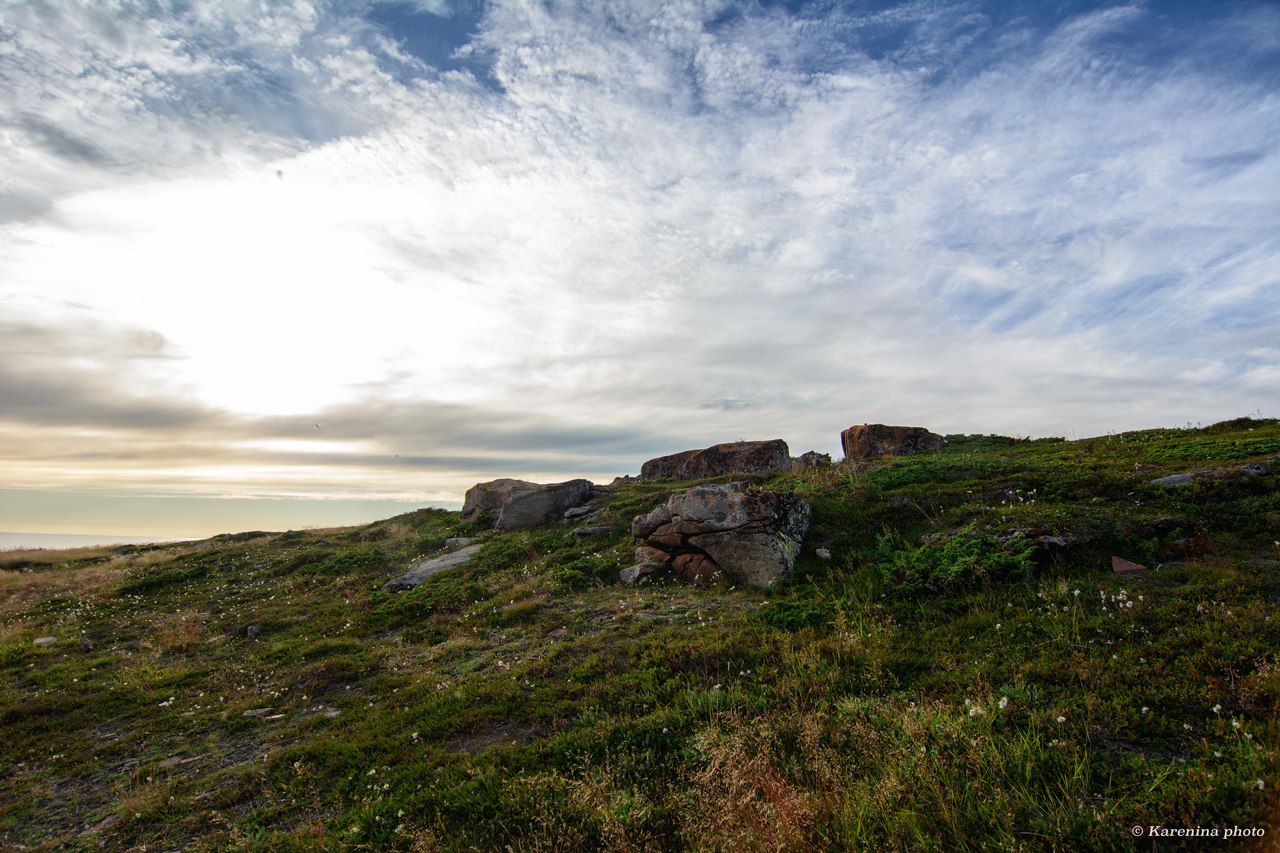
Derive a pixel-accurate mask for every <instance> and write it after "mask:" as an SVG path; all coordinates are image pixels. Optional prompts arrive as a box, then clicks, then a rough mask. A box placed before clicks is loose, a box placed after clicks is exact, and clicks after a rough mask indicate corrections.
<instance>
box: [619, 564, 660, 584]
mask: <svg viewBox="0 0 1280 853" xmlns="http://www.w3.org/2000/svg"><path fill="white" fill-rule="evenodd" d="M659 568H660V566H659V565H658V564H657V563H640V564H639V565H636V566H628V567H627V568H625V569H623V570H622V571H620V572H618V580H620V581H622V582H623V583H642V582H643V581H644V580H646V579H647V578H648V577H649V575H651V574H653V573H654V572H656V571H658V569H659Z"/></svg>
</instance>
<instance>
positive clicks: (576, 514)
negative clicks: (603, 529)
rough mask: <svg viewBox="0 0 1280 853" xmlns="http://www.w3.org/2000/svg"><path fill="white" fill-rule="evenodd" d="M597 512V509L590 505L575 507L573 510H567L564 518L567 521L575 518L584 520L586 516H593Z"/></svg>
mask: <svg viewBox="0 0 1280 853" xmlns="http://www.w3.org/2000/svg"><path fill="white" fill-rule="evenodd" d="M595 511H596V508H595V507H593V506H591V505H590V504H588V505H586V506H575V507H574V508H573V509H567V510H565V511H564V517H565V520H569V519H574V518H583V517H584V516H588V515H591V513H593V512H595Z"/></svg>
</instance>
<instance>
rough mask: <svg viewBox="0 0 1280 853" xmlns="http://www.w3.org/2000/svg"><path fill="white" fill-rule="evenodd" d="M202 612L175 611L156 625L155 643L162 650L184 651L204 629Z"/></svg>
mask: <svg viewBox="0 0 1280 853" xmlns="http://www.w3.org/2000/svg"><path fill="white" fill-rule="evenodd" d="M204 623H205V615H204V614H203V613H190V612H188V613H176V614H174V615H173V616H170V617H168V618H166V619H164V620H162V621H161V622H160V624H159V625H157V626H156V633H155V645H156V646H157V647H158V648H159V650H160V651H162V652H181V651H186V650H187V648H188V647H190V646H191V645H192V644H193V643H195V641H196V640H198V639H199V638H200V632H201V631H203V630H204Z"/></svg>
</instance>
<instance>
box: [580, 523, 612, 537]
mask: <svg viewBox="0 0 1280 853" xmlns="http://www.w3.org/2000/svg"><path fill="white" fill-rule="evenodd" d="M612 529H613V528H612V527H610V526H609V525H607V524H600V525H596V526H595V527H575V528H574V529H573V535H574V536H595V535H596V534H597V533H608V532H609V531H610V530H612Z"/></svg>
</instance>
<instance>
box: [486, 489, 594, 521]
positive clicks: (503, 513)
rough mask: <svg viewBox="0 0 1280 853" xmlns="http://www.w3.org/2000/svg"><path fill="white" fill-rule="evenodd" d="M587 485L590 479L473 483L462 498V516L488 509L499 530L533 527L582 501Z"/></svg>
mask: <svg viewBox="0 0 1280 853" xmlns="http://www.w3.org/2000/svg"><path fill="white" fill-rule="evenodd" d="M591 489H592V484H591V481H590V480H569V481H568V482H564V483H549V484H540V483H530V482H527V481H525V480H512V479H501V480H493V481H491V482H488V483H476V484H475V485H474V486H472V487H471V488H469V489H467V494H466V496H465V497H464V498H463V501H462V517H463V518H465V519H473V518H475V517H476V516H477V515H479V514H480V513H481V512H489V513H492V514H493V515H494V524H493V526H494V527H496V528H498V529H499V530H512V529H514V528H517V527H533V526H535V525H538V524H546V523H548V522H551V521H556V520H558V519H560V518H563V517H564V514H565V511H566V510H569V509H572V508H574V507H576V506H581V505H582V504H584V503H586V502H587V501H588V500H589V499H590V498H591Z"/></svg>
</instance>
